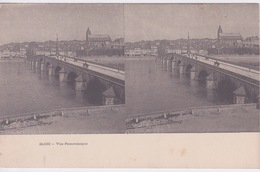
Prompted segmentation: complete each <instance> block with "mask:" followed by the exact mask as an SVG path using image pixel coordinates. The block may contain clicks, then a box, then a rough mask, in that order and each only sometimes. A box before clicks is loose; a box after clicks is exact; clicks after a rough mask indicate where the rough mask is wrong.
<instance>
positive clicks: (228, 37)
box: [217, 26, 243, 47]
mask: <svg viewBox="0 0 260 172" xmlns="http://www.w3.org/2000/svg"><path fill="white" fill-rule="evenodd" d="M217 39H218V42H219V43H220V44H227V45H229V46H234V47H235V46H237V45H238V44H241V43H242V40H243V38H242V36H241V34H240V33H224V32H223V30H222V28H221V26H219V28H218V32H217Z"/></svg>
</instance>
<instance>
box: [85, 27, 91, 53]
mask: <svg viewBox="0 0 260 172" xmlns="http://www.w3.org/2000/svg"><path fill="white" fill-rule="evenodd" d="M89 35H91V31H90V29H89V27H88V29H87V32H86V48H88V46H89V39H88V36H89Z"/></svg>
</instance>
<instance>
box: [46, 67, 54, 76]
mask: <svg viewBox="0 0 260 172" xmlns="http://www.w3.org/2000/svg"><path fill="white" fill-rule="evenodd" d="M47 70H48V75H49V76H52V75H53V73H54V67H52V66H49V67H48V69H47Z"/></svg>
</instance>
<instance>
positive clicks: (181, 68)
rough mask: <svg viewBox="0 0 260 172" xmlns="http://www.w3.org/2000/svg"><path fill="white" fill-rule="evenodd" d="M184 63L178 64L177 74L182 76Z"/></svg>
mask: <svg viewBox="0 0 260 172" xmlns="http://www.w3.org/2000/svg"><path fill="white" fill-rule="evenodd" d="M184 66H185V65H184V63H183V62H181V63H180V64H179V72H180V73H181V74H183V73H184Z"/></svg>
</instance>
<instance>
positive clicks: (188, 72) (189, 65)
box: [185, 64, 193, 78]
mask: <svg viewBox="0 0 260 172" xmlns="http://www.w3.org/2000/svg"><path fill="white" fill-rule="evenodd" d="M192 67H193V66H192V65H191V64H188V65H187V67H186V71H185V73H186V76H187V77H188V78H190V70H191V68H192Z"/></svg>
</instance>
